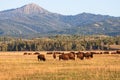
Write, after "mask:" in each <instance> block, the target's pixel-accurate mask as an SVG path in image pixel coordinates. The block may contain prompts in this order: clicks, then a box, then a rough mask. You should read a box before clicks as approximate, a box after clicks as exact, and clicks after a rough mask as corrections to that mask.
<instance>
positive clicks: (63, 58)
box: [59, 53, 69, 60]
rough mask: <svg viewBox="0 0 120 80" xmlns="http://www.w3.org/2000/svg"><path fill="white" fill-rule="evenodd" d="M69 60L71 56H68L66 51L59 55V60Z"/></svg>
mask: <svg viewBox="0 0 120 80" xmlns="http://www.w3.org/2000/svg"><path fill="white" fill-rule="evenodd" d="M61 59H62V60H69V56H68V54H64V53H62V54H61V55H59V60H61Z"/></svg>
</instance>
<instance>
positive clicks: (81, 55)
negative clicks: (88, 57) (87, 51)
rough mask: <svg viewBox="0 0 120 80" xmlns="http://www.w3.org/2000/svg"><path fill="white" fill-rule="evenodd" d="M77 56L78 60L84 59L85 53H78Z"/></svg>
mask: <svg viewBox="0 0 120 80" xmlns="http://www.w3.org/2000/svg"><path fill="white" fill-rule="evenodd" d="M76 55H77V58H79V59H81V60H83V59H84V53H83V52H78V53H76Z"/></svg>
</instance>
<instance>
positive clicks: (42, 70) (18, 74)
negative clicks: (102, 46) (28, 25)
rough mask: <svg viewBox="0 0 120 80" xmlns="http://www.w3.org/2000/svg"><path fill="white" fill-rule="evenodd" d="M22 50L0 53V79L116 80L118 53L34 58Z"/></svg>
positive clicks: (119, 76)
mask: <svg viewBox="0 0 120 80" xmlns="http://www.w3.org/2000/svg"><path fill="white" fill-rule="evenodd" d="M23 53H24V52H0V80H120V54H94V58H93V59H84V60H80V59H77V58H76V59H75V60H68V61H63V60H61V61H59V59H58V57H57V59H53V57H52V55H45V57H46V61H38V60H37V55H23ZM31 53H32V52H31ZM40 53H42V54H45V53H46V52H40Z"/></svg>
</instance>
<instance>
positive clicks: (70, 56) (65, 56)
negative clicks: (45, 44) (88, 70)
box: [24, 50, 120, 61]
mask: <svg viewBox="0 0 120 80" xmlns="http://www.w3.org/2000/svg"><path fill="white" fill-rule="evenodd" d="M94 54H120V50H117V51H116V52H109V51H104V52H90V51H88V52H68V53H64V52H57V51H52V52H47V53H46V55H51V56H52V57H53V59H57V58H58V59H59V60H75V59H76V58H78V59H80V60H84V59H91V58H93V55H94ZM24 55H37V59H38V61H46V57H45V54H40V53H39V52H35V53H24Z"/></svg>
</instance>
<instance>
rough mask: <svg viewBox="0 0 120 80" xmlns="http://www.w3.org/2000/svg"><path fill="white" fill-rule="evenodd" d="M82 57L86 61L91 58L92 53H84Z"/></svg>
mask: <svg viewBox="0 0 120 80" xmlns="http://www.w3.org/2000/svg"><path fill="white" fill-rule="evenodd" d="M84 57H85V58H86V59H89V58H93V53H90V52H87V53H84Z"/></svg>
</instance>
